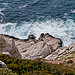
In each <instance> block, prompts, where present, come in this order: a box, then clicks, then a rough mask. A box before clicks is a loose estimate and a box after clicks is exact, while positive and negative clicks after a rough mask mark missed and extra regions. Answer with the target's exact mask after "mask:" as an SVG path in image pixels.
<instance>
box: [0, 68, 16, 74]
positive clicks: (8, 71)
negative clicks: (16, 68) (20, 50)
mask: <svg viewBox="0 0 75 75" xmlns="http://www.w3.org/2000/svg"><path fill="white" fill-rule="evenodd" d="M0 75H17V74H16V73H12V71H11V70H10V69H5V68H0Z"/></svg>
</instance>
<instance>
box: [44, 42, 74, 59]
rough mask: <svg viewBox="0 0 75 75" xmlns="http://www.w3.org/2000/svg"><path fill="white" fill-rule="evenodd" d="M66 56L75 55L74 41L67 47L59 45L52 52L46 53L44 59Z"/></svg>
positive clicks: (63, 57)
mask: <svg viewBox="0 0 75 75" xmlns="http://www.w3.org/2000/svg"><path fill="white" fill-rule="evenodd" d="M68 57H73V58H74V57H75V43H72V44H70V45H69V46H68V47H61V48H59V49H57V50H56V51H55V52H53V53H52V54H50V55H48V56H47V57H46V58H45V59H46V60H65V59H66V58H68Z"/></svg>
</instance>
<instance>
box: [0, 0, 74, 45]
mask: <svg viewBox="0 0 75 75" xmlns="http://www.w3.org/2000/svg"><path fill="white" fill-rule="evenodd" d="M74 21H75V0H0V33H1V34H8V35H12V36H15V37H18V38H21V39H22V38H23V39H24V38H27V36H28V35H29V34H34V35H35V36H36V37H39V35H40V33H42V32H44V33H47V32H48V33H50V34H51V35H53V36H55V37H59V38H61V39H62V40H63V43H64V44H66V43H67V44H69V43H71V42H74V41H75V22H74ZM61 33H62V34H61Z"/></svg>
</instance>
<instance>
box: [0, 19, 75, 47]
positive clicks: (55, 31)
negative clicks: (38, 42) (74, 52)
mask: <svg viewBox="0 0 75 75" xmlns="http://www.w3.org/2000/svg"><path fill="white" fill-rule="evenodd" d="M0 33H1V34H8V35H11V36H15V37H17V38H20V39H26V38H27V37H28V35H29V34H34V35H35V36H36V37H37V38H38V37H39V35H40V34H41V33H50V34H51V35H53V36H55V37H57V38H61V39H62V41H63V44H64V45H65V46H67V45H69V44H70V43H72V42H74V41H75V23H74V22H73V20H70V19H68V20H67V21H63V20H53V19H52V20H47V21H44V22H30V23H29V22H23V23H21V24H17V23H7V24H0Z"/></svg>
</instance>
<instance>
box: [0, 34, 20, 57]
mask: <svg viewBox="0 0 75 75" xmlns="http://www.w3.org/2000/svg"><path fill="white" fill-rule="evenodd" d="M0 54H8V55H10V56H13V57H16V58H21V55H20V53H19V52H18V49H17V47H16V46H15V43H14V40H13V38H10V37H9V38H8V37H7V36H4V35H0Z"/></svg>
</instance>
